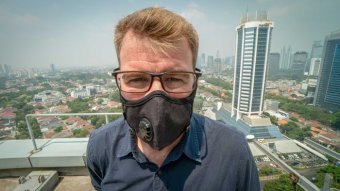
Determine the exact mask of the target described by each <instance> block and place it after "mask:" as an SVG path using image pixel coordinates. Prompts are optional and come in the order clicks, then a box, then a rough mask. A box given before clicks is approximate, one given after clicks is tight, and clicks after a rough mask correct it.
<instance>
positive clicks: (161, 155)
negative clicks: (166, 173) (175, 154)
mask: <svg viewBox="0 0 340 191" xmlns="http://www.w3.org/2000/svg"><path fill="white" fill-rule="evenodd" d="M183 134H184V133H183ZM183 134H182V135H180V136H179V137H178V138H177V139H176V140H175V141H174V142H172V143H171V144H170V145H168V146H166V147H164V148H163V149H162V150H157V149H153V148H152V147H151V146H150V145H148V144H147V143H145V142H144V141H143V140H142V139H140V138H139V137H137V146H138V148H139V149H140V150H141V151H142V153H143V154H144V155H145V156H146V158H147V159H148V160H149V161H150V162H153V163H155V164H156V165H157V166H158V168H159V167H161V165H162V164H163V162H164V160H165V159H166V157H167V156H168V155H169V153H170V152H171V151H172V149H173V148H175V146H176V145H177V144H178V143H179V142H180V141H181V139H182V137H183Z"/></svg>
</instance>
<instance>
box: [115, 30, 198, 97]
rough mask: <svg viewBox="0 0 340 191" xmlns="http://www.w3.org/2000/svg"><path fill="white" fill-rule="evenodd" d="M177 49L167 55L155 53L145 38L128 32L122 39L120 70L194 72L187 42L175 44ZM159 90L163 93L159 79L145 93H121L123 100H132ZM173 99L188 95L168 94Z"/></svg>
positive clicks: (181, 41)
mask: <svg viewBox="0 0 340 191" xmlns="http://www.w3.org/2000/svg"><path fill="white" fill-rule="evenodd" d="M175 47H176V48H177V49H176V50H174V51H171V52H167V55H163V54H161V53H157V52H158V51H155V52H156V53H155V52H154V51H153V50H152V49H151V43H150V42H149V40H147V39H146V38H141V37H140V36H138V35H135V34H134V33H133V32H131V31H129V32H128V33H127V34H126V35H125V37H124V39H123V44H122V48H121V50H120V70H121V71H143V72H153V73H160V72H169V71H171V72H174V71H181V72H194V70H193V65H192V52H191V50H190V47H189V45H188V42H187V41H186V40H184V39H182V40H180V41H178V42H177V43H175ZM156 90H161V91H164V90H163V88H162V85H161V81H160V79H159V78H154V81H153V83H152V86H151V88H150V90H149V91H148V92H145V93H126V92H122V95H123V97H124V98H125V99H128V100H134V99H139V98H141V97H144V96H146V95H147V94H149V93H151V92H153V91H156ZM168 95H169V96H171V97H174V98H181V97H187V96H189V95H190V93H168Z"/></svg>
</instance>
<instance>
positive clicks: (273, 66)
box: [267, 53, 280, 76]
mask: <svg viewBox="0 0 340 191" xmlns="http://www.w3.org/2000/svg"><path fill="white" fill-rule="evenodd" d="M279 65H280V53H270V54H269V60H268V71H267V75H268V76H275V75H277V74H278V73H279Z"/></svg>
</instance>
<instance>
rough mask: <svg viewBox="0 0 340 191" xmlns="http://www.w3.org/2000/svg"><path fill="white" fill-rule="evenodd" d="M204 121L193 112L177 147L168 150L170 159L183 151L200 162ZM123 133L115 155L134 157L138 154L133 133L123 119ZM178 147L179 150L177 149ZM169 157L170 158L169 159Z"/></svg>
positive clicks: (176, 157) (178, 155)
mask: <svg viewBox="0 0 340 191" xmlns="http://www.w3.org/2000/svg"><path fill="white" fill-rule="evenodd" d="M203 124H204V123H202V122H200V121H199V119H198V116H196V115H195V114H193V116H192V117H191V121H190V127H189V128H188V130H187V132H186V133H185V135H184V138H183V140H182V141H181V142H180V143H179V145H178V146H179V148H178V147H176V148H175V149H174V150H173V151H171V152H170V154H169V155H170V156H169V157H170V158H171V159H172V160H177V159H178V158H179V157H180V155H181V153H182V152H183V153H184V154H185V155H186V156H187V157H188V158H190V159H192V160H194V161H196V162H199V163H201V162H202V160H201V154H202V152H201V149H202V151H204V148H205V146H204V145H203V144H204V141H203V128H202V126H203ZM123 129H124V131H125V132H124V133H123V137H122V138H121V143H122V144H121V146H120V147H118V148H119V149H118V150H117V152H116V156H117V157H124V156H127V155H128V154H130V153H132V154H133V156H135V158H136V157H137V156H138V155H137V154H138V153H137V152H138V151H137V149H136V145H135V144H136V143H135V139H134V138H133V137H134V135H133V134H132V133H131V132H130V130H129V129H131V127H130V126H129V125H128V123H127V122H126V121H125V123H124V128H123ZM178 149H179V150H178ZM171 159H170V160H171Z"/></svg>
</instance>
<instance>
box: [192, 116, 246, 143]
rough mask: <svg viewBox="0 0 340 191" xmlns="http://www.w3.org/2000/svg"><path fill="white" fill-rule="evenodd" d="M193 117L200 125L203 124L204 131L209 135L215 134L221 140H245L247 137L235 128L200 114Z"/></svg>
mask: <svg viewBox="0 0 340 191" xmlns="http://www.w3.org/2000/svg"><path fill="white" fill-rule="evenodd" d="M193 117H194V119H195V120H196V121H198V122H199V123H203V129H204V131H205V132H206V134H207V135H209V134H214V135H216V136H217V137H221V138H227V137H234V138H236V139H240V138H241V139H245V135H244V134H243V133H242V132H241V131H239V130H237V129H236V127H234V126H230V125H227V124H224V123H223V122H221V121H216V120H212V119H210V118H209V117H206V116H202V115H199V114H194V116H193Z"/></svg>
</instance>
